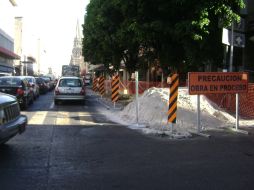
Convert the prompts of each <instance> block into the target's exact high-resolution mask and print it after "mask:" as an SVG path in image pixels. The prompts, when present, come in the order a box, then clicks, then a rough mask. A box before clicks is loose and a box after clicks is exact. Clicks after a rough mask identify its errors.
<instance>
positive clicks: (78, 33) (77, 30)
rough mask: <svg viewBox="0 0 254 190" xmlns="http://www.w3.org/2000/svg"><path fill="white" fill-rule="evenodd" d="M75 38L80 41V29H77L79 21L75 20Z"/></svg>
mask: <svg viewBox="0 0 254 190" xmlns="http://www.w3.org/2000/svg"><path fill="white" fill-rule="evenodd" d="M76 38H78V39H80V38H81V36H80V28H79V20H77V26H76Z"/></svg>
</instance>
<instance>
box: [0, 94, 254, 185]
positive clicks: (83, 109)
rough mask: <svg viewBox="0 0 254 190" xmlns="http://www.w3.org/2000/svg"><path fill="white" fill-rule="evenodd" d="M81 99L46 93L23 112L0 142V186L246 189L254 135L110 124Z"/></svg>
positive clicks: (253, 175) (253, 178)
mask: <svg viewBox="0 0 254 190" xmlns="http://www.w3.org/2000/svg"><path fill="white" fill-rule="evenodd" d="M103 109H105V108H104V107H103V106H102V105H101V104H100V103H99V102H98V100H97V98H96V97H95V96H88V97H87V101H86V105H80V104H79V103H74V102H71V103H64V104H61V105H57V106H55V105H54V104H53V93H52V92H51V93H48V94H46V95H42V96H40V98H39V100H37V101H36V102H34V104H33V105H32V106H31V107H30V108H29V109H28V110H27V111H25V112H22V113H23V114H26V115H27V116H28V119H29V124H28V127H27V130H26V131H25V133H23V134H22V135H18V136H16V137H15V138H13V139H12V140H10V141H9V142H8V143H7V144H5V145H3V146H1V147H0V190H53V189H56V190H111V189H116V190H124V189H126V190H127V189H128V190H164V189H165V190H169V189H182V190H187V189H188V190H198V189H200V190H201V189H202V190H209V189H214V190H215V189H216V190H219V189H222V190H227V189H228V190H233V189H237V190H248V189H250V190H253V189H254V136H253V135H252V134H250V135H243V134H237V133H233V132H223V131H211V132H210V134H211V135H212V137H211V138H210V139H209V138H204V137H193V138H190V139H184V140H170V139H168V138H166V137H155V136H148V135H144V134H141V133H140V132H138V131H135V130H131V129H128V128H126V127H124V126H121V125H118V124H114V123H112V122H110V121H109V120H107V119H106V117H105V116H104V115H103V113H101V112H98V110H102V111H103Z"/></svg>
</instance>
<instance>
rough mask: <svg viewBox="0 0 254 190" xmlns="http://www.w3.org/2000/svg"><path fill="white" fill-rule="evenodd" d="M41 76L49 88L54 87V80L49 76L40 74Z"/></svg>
mask: <svg viewBox="0 0 254 190" xmlns="http://www.w3.org/2000/svg"><path fill="white" fill-rule="evenodd" d="M41 78H42V79H43V80H44V81H45V83H46V84H47V86H48V87H49V90H53V89H54V87H55V86H54V81H53V80H52V79H51V78H50V77H46V76H42V77H41Z"/></svg>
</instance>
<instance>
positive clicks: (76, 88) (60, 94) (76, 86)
mask: <svg viewBox="0 0 254 190" xmlns="http://www.w3.org/2000/svg"><path fill="white" fill-rule="evenodd" d="M85 96H86V92H85V86H84V83H83V80H82V79H81V78H79V77H61V78H60V79H59V80H58V82H57V84H56V87H55V91H54V102H55V104H56V105H57V104H58V103H59V101H66V100H77V101H81V102H82V103H83V104H84V103H85Z"/></svg>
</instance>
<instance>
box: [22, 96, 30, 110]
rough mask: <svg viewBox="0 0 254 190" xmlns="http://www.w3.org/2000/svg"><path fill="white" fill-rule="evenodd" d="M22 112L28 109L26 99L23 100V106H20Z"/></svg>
mask: <svg viewBox="0 0 254 190" xmlns="http://www.w3.org/2000/svg"><path fill="white" fill-rule="evenodd" d="M20 108H21V109H22V110H26V109H27V108H28V99H27V98H26V99H24V101H23V104H21V105H20Z"/></svg>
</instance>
